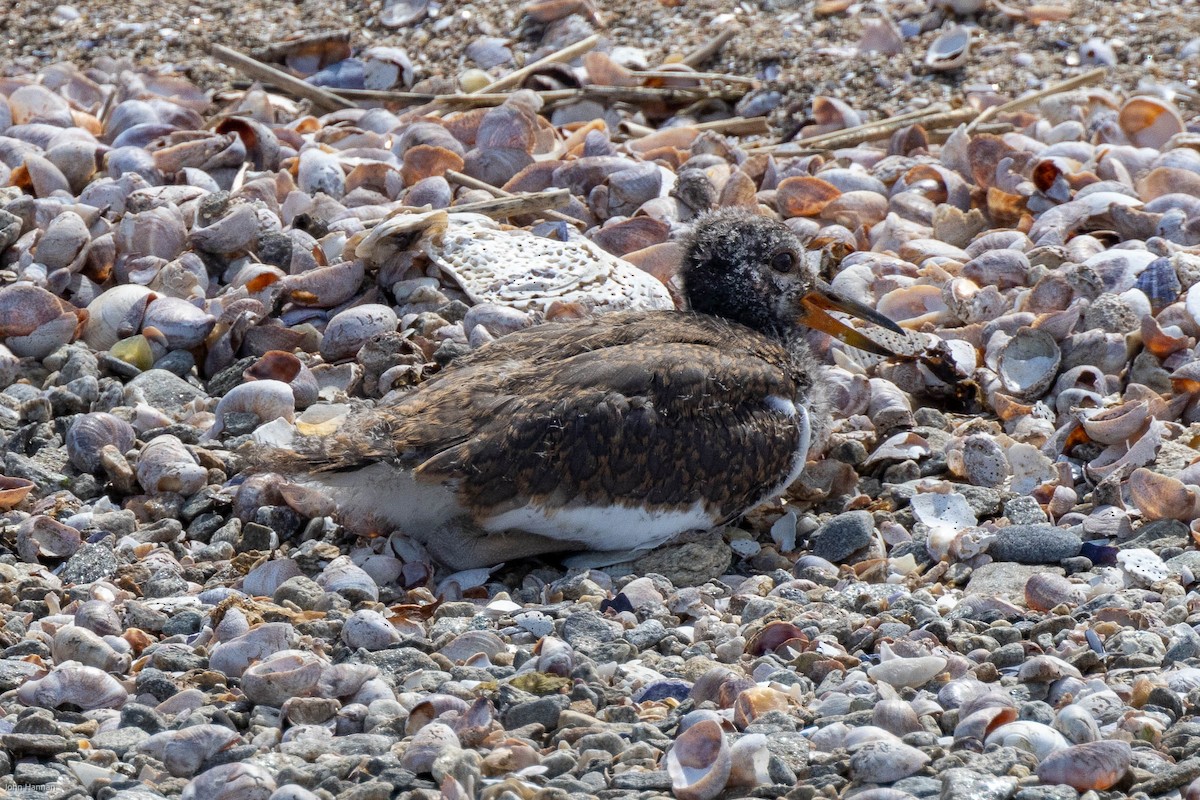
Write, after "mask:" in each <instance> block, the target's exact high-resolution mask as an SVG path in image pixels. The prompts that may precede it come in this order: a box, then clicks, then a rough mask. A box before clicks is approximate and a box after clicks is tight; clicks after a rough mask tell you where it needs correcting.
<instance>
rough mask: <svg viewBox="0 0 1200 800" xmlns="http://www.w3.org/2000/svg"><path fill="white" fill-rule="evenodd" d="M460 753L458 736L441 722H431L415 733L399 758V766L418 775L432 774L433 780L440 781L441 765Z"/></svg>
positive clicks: (460, 747) (460, 746)
mask: <svg viewBox="0 0 1200 800" xmlns="http://www.w3.org/2000/svg"><path fill="white" fill-rule="evenodd" d="M461 752H462V745H461V744H459V741H458V735H457V734H455V732H454V730H453V729H452V728H451V727H450V726H449V725H446V724H444V723H441V722H431V723H429V724H428V725H426V726H424V727H423V728H421V729H420V730H419V731H417V732H416V733H415V734H414V735H413V737H412V739H411V740H410V741H409V742H408V746H407V747H405V749H404V754H403V755H401V756H400V766H402V767H404V769H407V770H409V771H410V772H415V773H417V774H418V775H423V774H429V773H432V774H433V776H434V778H437V779H439V780H440V779H441V777H442V775H440V774H439V773H441V772H442V770H441V769H440V764H439V762H441V763H446V762H448V761H452V760H453V759H454V758H456V757H457V756H458V754H460V753H461Z"/></svg>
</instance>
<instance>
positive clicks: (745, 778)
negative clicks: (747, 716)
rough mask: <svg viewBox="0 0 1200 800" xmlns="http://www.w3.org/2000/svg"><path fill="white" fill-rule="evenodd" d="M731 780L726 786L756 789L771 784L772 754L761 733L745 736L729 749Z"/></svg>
mask: <svg viewBox="0 0 1200 800" xmlns="http://www.w3.org/2000/svg"><path fill="white" fill-rule="evenodd" d="M729 762H730V765H729V778H728V779H727V780H726V782H725V785H726V786H727V787H729V786H746V787H750V788H753V787H756V786H765V785H767V784H770V783H771V782H772V781H771V774H770V771H769V766H770V762H771V753H770V750H769V749H768V748H767V737H766V736H765V735H763V734H761V733H752V734H750V735H748V736H743V737H742V738H740V739H738V740H737V741H736V742H734V743H733V746H732V747H730V748H729Z"/></svg>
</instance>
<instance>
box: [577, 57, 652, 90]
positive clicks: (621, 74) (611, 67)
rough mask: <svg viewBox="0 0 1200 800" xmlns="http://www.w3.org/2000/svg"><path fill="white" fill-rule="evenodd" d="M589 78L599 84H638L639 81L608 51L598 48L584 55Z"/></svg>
mask: <svg viewBox="0 0 1200 800" xmlns="http://www.w3.org/2000/svg"><path fill="white" fill-rule="evenodd" d="M583 68H584V69H585V70H587V74H588V80H589V81H590V82H591V83H593V84H595V85H597V86H637V85H638V83H639V81H638V79H637V78H635V77H634V76H633V73H632V72H630V71H629V70H628V69H626V68H625V67H622V66H621V65H620V64H618V63H617V62H615V61H613V60H612V58H610V57H609V56H608V54H607V53H601V52H598V51H596V50H593V51H591V52H590V53H587V54H586V55H584V57H583Z"/></svg>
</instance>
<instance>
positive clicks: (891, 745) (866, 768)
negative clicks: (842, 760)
mask: <svg viewBox="0 0 1200 800" xmlns="http://www.w3.org/2000/svg"><path fill="white" fill-rule="evenodd" d="M929 761H930V758H929V756H927V755H926V754H925V753H922V752H921V751H920V750H918V749H917V748H915V747H911V746H909V745H907V744H905V743H904V742H901V741H899V740H893V741H887V740H881V741H872V742H866V743H865V744H862V745H860V746H858V747H857V748H856V749H855V750H854V751H853V752H852V753H851V755H850V775H851V776H852V777H853V778H854V780H856V781H859V782H862V783H892V782H894V781H898V780H900V779H902V778H907V777H908V776H909V775H912V774H914V773H916V772H917V771H918V770H920V769H921V767H923V766H925V765H926V764H928V763H929Z"/></svg>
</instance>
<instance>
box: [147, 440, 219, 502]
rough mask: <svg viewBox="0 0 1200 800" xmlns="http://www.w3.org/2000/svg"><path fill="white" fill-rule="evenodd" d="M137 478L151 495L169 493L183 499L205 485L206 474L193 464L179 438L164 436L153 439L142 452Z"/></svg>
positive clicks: (200, 467) (192, 457)
mask: <svg viewBox="0 0 1200 800" xmlns="http://www.w3.org/2000/svg"><path fill="white" fill-rule="evenodd" d="M137 478H138V483H140V484H141V485H142V488H143V489H145V490H146V491H147V492H150V493H151V494H163V493H166V492H173V493H175V494H181V495H184V496H185V497H187V496H190V495H193V494H195V493H196V492H198V491H200V490H201V489H203V488H204V486H205V484H207V483H208V470H206V469H205V468H204V467H202V466H200V464H199V463H197V462H196V458H195V456H193V455H192V454H191V451H189V450H188V449H187V448H186V447H184V444H183V442H181V441H180V440H179V437H177V436H172V435H171V434H166V433H165V434H162V435H161V436H155V437H154V438H153V439H151V440H150V441H149V442H147V443H146V446H145V447H143V448H142V452H141V453H140V454H139V455H138V461H137Z"/></svg>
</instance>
